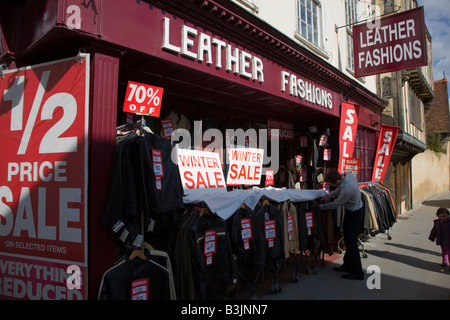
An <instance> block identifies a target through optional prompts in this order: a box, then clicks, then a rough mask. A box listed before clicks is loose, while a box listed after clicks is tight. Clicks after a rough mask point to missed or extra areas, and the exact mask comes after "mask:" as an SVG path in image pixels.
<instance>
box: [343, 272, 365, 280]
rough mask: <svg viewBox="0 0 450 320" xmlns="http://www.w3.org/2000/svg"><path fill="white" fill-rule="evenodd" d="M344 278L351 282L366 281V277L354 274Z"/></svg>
mask: <svg viewBox="0 0 450 320" xmlns="http://www.w3.org/2000/svg"><path fill="white" fill-rule="evenodd" d="M342 278H344V279H349V280H364V275H357V274H354V273H348V274H343V275H342Z"/></svg>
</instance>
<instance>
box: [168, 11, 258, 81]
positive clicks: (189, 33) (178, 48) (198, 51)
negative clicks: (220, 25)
mask: <svg viewBox="0 0 450 320" xmlns="http://www.w3.org/2000/svg"><path fill="white" fill-rule="evenodd" d="M213 47H216V50H215V52H216V54H215V55H214V57H213ZM162 49H164V50H167V51H171V52H174V53H179V54H181V56H183V57H184V58H188V59H192V60H195V61H198V62H201V63H206V64H208V65H212V64H213V63H215V66H216V68H217V69H218V70H220V69H222V68H223V66H222V55H223V54H224V55H225V61H226V63H225V68H226V71H228V72H233V73H234V74H239V75H240V76H241V77H243V78H247V79H252V80H254V81H259V82H260V83H263V82H264V72H263V69H264V66H263V62H262V60H261V59H260V58H258V57H256V56H255V55H252V54H250V53H248V52H246V51H244V50H239V48H237V46H235V47H234V46H232V45H231V44H227V42H226V41H223V40H221V39H218V38H215V37H211V36H210V35H208V34H206V33H203V32H198V31H197V29H195V28H191V27H189V26H187V25H182V26H181V28H180V39H179V41H178V42H177V43H175V42H174V39H171V33H170V18H167V17H164V18H163V43H162Z"/></svg>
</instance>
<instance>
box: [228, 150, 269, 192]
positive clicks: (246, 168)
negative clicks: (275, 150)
mask: <svg viewBox="0 0 450 320" xmlns="http://www.w3.org/2000/svg"><path fill="white" fill-rule="evenodd" d="M228 157H229V161H230V167H229V170H228V174H227V185H230V186H231V185H239V184H244V185H259V184H260V182H261V174H262V169H263V159H264V149H255V148H230V149H229V150H228Z"/></svg>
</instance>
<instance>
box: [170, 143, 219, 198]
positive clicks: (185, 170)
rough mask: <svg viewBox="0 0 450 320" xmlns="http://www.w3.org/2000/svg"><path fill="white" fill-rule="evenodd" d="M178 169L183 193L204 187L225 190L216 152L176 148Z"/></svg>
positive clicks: (193, 191)
mask: <svg viewBox="0 0 450 320" xmlns="http://www.w3.org/2000/svg"><path fill="white" fill-rule="evenodd" d="M178 169H179V171H180V177H181V183H182V185H183V190H184V194H185V195H191V194H195V192H197V191H201V190H205V189H210V190H217V191H224V192H226V191H227V188H226V185H225V178H224V175H223V171H222V164H221V162H220V157H219V154H218V153H216V152H207V151H199V150H188V149H178Z"/></svg>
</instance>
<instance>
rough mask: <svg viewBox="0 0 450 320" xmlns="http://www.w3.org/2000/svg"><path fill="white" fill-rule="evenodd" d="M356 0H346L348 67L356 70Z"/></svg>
mask: <svg viewBox="0 0 450 320" xmlns="http://www.w3.org/2000/svg"><path fill="white" fill-rule="evenodd" d="M356 4H357V2H356V0H345V17H346V23H347V69H348V70H350V71H355V59H354V57H353V31H352V28H353V25H354V24H355V23H357V21H358V15H357V7H356Z"/></svg>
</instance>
